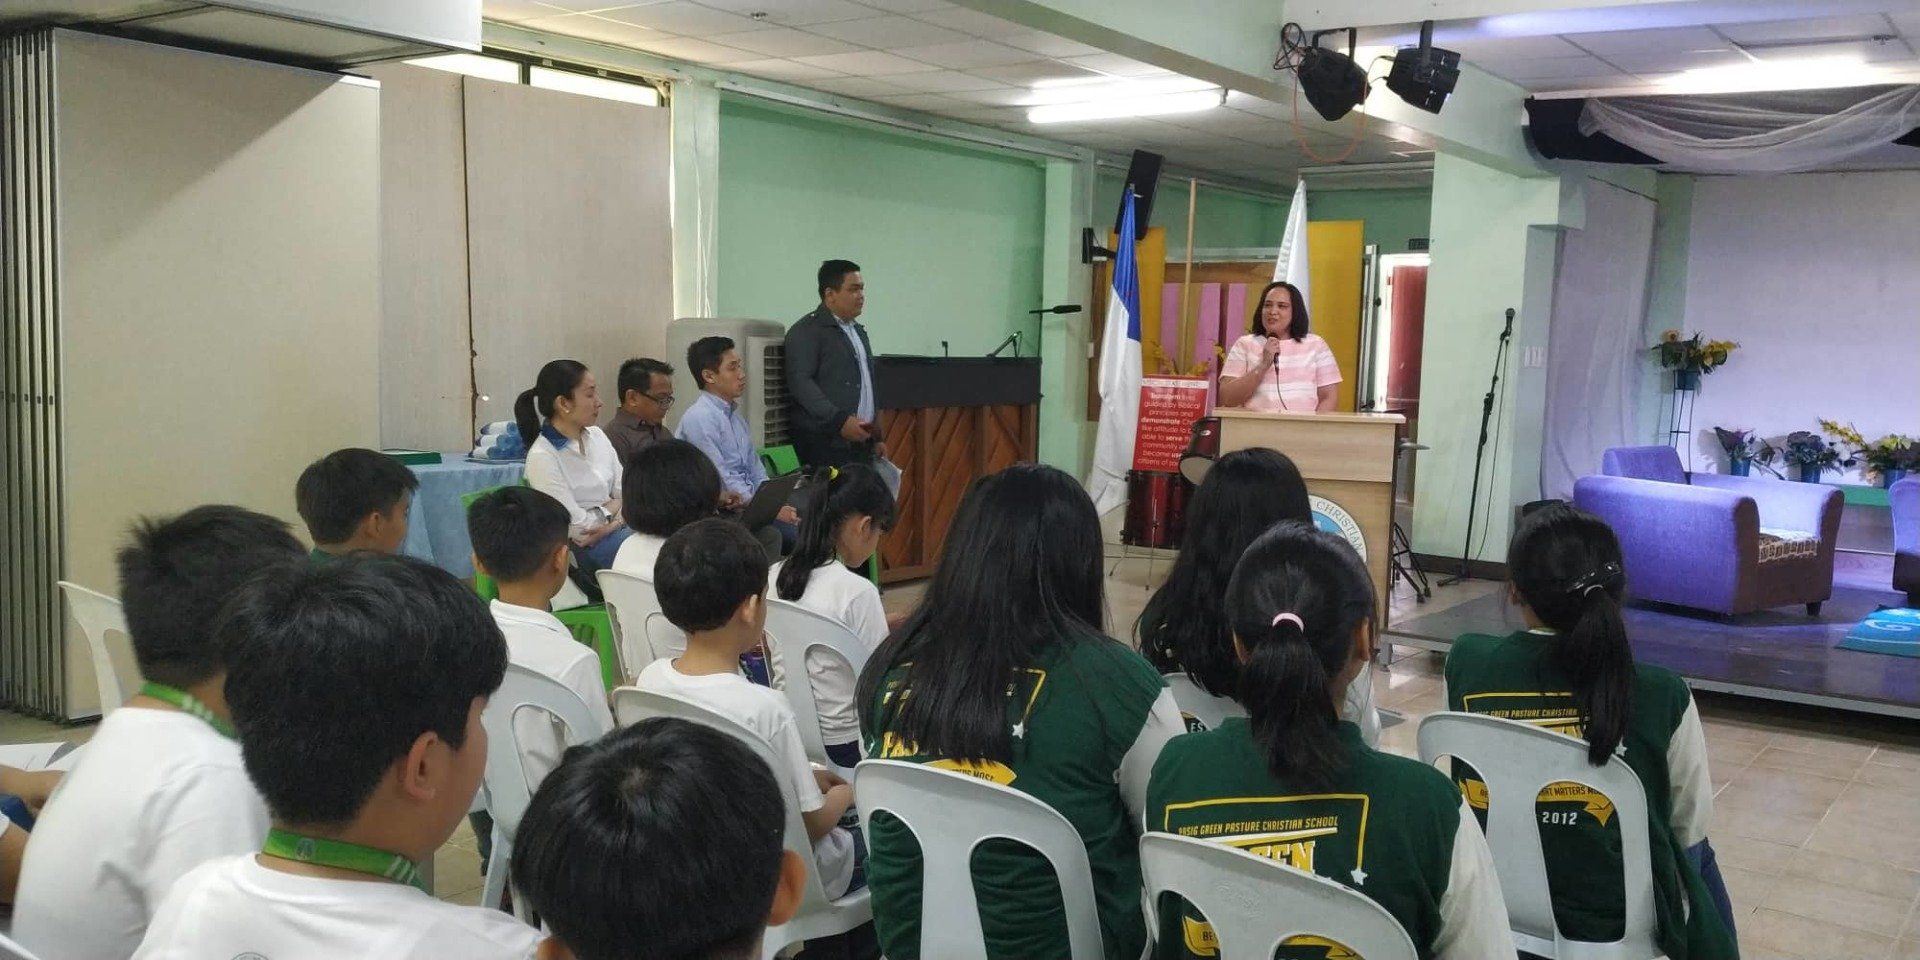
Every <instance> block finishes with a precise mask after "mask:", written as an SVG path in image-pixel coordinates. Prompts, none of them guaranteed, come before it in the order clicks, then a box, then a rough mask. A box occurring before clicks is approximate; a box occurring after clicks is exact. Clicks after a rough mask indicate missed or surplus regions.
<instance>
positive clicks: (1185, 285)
mask: <svg viewBox="0 0 1920 960" xmlns="http://www.w3.org/2000/svg"><path fill="white" fill-rule="evenodd" d="M1199 194H1200V181H1198V180H1196V179H1194V178H1193V177H1188V178H1187V273H1186V278H1185V279H1184V280H1182V281H1181V282H1180V324H1179V327H1180V350H1179V353H1178V354H1177V356H1178V357H1179V360H1178V362H1177V363H1176V364H1175V366H1174V371H1173V372H1174V373H1175V374H1182V375H1183V374H1185V373H1186V372H1187V367H1189V366H1191V365H1192V364H1193V214H1194V208H1195V207H1196V205H1197V203H1198V199H1199Z"/></svg>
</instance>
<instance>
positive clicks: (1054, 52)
mask: <svg viewBox="0 0 1920 960" xmlns="http://www.w3.org/2000/svg"><path fill="white" fill-rule="evenodd" d="M994 39H995V41H996V42H999V43H1004V44H1006V45H1007V46H1009V47H1017V48H1019V49H1021V50H1025V51H1027V52H1028V53H1036V54H1039V55H1040V56H1043V57H1090V56H1092V55H1094V54H1096V53H1100V52H1101V50H1100V48H1099V47H1090V46H1087V45H1086V44H1084V43H1081V42H1080V41H1078V40H1068V39H1067V38H1066V37H1057V36H1054V35H1053V34H1051V33H1048V32H1046V31H1044V30H1026V31H1022V32H1020V33H1010V34H1007V35H1006V36H1004V37H996V38H994Z"/></svg>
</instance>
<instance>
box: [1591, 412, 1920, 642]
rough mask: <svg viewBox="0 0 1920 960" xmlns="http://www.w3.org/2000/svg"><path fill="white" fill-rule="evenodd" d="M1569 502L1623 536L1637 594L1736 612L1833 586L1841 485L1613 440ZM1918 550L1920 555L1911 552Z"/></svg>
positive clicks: (1810, 603) (1816, 605) (1814, 598)
mask: <svg viewBox="0 0 1920 960" xmlns="http://www.w3.org/2000/svg"><path fill="white" fill-rule="evenodd" d="M1601 473H1602V475H1601V476H1589V477H1581V478H1580V479H1579V480H1576V481H1575V482H1574V485H1573V502H1574V504H1575V505H1576V506H1578V507H1579V508H1580V509H1582V510H1585V511H1587V512H1589V513H1592V514H1595V515H1597V516H1599V517H1600V518H1601V519H1602V520H1605V521H1607V523H1608V524H1609V525H1611V526H1612V527H1613V530H1614V533H1615V534H1617V535H1618V536H1619V537H1620V548H1621V550H1622V552H1623V553H1624V554H1625V556H1626V566H1627V591H1628V593H1629V594H1630V595H1632V596H1633V597H1634V598H1636V599H1640V600H1652V601H1657V602H1661V603H1671V604H1675V605H1678V606H1683V607H1693V608H1695V609H1699V610H1708V611H1711V612H1714V613H1718V614H1723V615H1728V616H1733V615H1738V614H1742V613H1751V612H1753V611H1755V610H1765V609H1767V608H1769V607H1781V606H1786V605H1788V604H1794V603H1804V604H1806V606H1807V612H1808V613H1809V614H1818V613H1819V612H1820V604H1821V603H1822V602H1823V601H1825V600H1826V599H1827V598H1828V597H1830V596H1832V595H1833V547H1834V540H1835V538H1836V537H1837V536H1838V534H1839V531H1840V500H1841V497H1840V491H1839V490H1836V489H1834V488H1833V487H1829V486H1824V485H1822V484H1816V483H1797V482H1788V481H1785V480H1770V479H1757V478H1753V477H1734V476H1725V475H1722V474H1713V473H1696V474H1693V475H1692V476H1691V477H1689V476H1688V475H1687V473H1686V471H1684V470H1682V469H1680V455H1679V453H1678V452H1676V451H1675V450H1674V449H1673V448H1672V447H1659V446H1654V447H1614V448H1612V449H1610V450H1608V451H1607V452H1606V454H1605V455H1604V457H1603V458H1602V460H1601ZM1916 559H1920V558H1916Z"/></svg>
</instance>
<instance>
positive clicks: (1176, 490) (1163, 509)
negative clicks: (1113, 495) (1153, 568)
mask: <svg viewBox="0 0 1920 960" xmlns="http://www.w3.org/2000/svg"><path fill="white" fill-rule="evenodd" d="M1192 487H1193V485H1192V484H1190V483H1188V482H1187V480H1186V478H1185V477H1182V476H1181V475H1179V474H1177V473H1168V472H1165V471H1160V470H1130V471H1128V472H1127V514H1126V520H1125V522H1124V523H1123V524H1122V525H1121V527H1120V542H1121V543H1124V544H1126V545H1128V546H1131V547H1177V546H1179V545H1180V535H1181V534H1182V533H1184V532H1185V530H1186V510H1187V493H1188V491H1190V490H1191V489H1192Z"/></svg>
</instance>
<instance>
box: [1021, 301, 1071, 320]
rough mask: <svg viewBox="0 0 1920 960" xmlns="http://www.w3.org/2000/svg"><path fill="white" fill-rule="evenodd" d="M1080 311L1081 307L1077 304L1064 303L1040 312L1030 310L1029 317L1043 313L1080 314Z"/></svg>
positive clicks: (1042, 309)
mask: <svg viewBox="0 0 1920 960" xmlns="http://www.w3.org/2000/svg"><path fill="white" fill-rule="evenodd" d="M1080 309H1081V308H1080V305H1079V304H1077V303H1063V304H1060V305H1059V306H1057V307H1041V308H1040V309H1038V310H1028V311H1027V316H1030V317H1034V316H1039V315H1040V314H1043V313H1079V312H1080Z"/></svg>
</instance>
